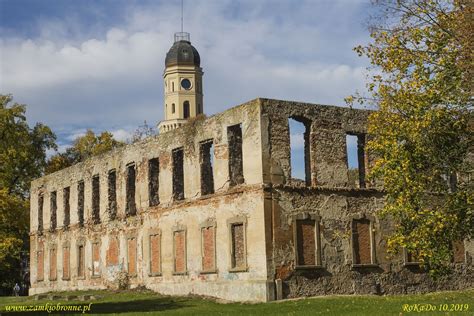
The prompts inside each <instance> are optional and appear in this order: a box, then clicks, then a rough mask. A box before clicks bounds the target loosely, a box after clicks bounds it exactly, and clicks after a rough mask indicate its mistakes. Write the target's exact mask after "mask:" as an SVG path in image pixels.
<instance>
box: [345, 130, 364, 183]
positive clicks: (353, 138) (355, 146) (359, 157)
mask: <svg viewBox="0 0 474 316" xmlns="http://www.w3.org/2000/svg"><path fill="white" fill-rule="evenodd" d="M346 156H347V168H348V174H347V176H348V181H349V185H350V186H352V187H356V188H365V186H366V183H365V165H366V163H365V160H366V157H365V135H364V134H353V133H347V134H346Z"/></svg>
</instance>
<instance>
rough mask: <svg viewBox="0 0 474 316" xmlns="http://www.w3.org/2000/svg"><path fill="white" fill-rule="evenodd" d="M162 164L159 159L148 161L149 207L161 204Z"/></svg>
mask: <svg viewBox="0 0 474 316" xmlns="http://www.w3.org/2000/svg"><path fill="white" fill-rule="evenodd" d="M159 175H160V162H159V160H158V158H153V159H150V160H148V195H149V196H148V200H149V206H156V205H158V204H160V198H159V193H158V191H159Z"/></svg>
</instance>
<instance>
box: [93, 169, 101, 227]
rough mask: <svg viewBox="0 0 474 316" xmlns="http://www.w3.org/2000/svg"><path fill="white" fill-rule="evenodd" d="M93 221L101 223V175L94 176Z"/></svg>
mask: <svg viewBox="0 0 474 316" xmlns="http://www.w3.org/2000/svg"><path fill="white" fill-rule="evenodd" d="M92 222H93V223H94V224H99V223H100V178H99V175H95V176H94V177H92Z"/></svg>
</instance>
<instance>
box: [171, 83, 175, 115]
mask: <svg viewBox="0 0 474 316" xmlns="http://www.w3.org/2000/svg"><path fill="white" fill-rule="evenodd" d="M171 91H174V82H171ZM173 113H174V112H173Z"/></svg>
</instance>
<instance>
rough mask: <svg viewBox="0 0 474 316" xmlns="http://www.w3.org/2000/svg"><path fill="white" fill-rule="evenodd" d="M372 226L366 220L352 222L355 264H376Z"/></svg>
mask: <svg viewBox="0 0 474 316" xmlns="http://www.w3.org/2000/svg"><path fill="white" fill-rule="evenodd" d="M371 226H372V225H371V223H370V220H368V219H366V218H362V219H354V220H353V221H352V247H353V248H352V251H353V254H354V256H353V264H360V265H364V264H374V258H373V253H372V251H373V243H372V232H371Z"/></svg>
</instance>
